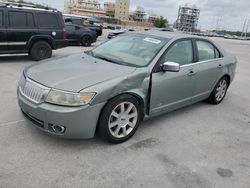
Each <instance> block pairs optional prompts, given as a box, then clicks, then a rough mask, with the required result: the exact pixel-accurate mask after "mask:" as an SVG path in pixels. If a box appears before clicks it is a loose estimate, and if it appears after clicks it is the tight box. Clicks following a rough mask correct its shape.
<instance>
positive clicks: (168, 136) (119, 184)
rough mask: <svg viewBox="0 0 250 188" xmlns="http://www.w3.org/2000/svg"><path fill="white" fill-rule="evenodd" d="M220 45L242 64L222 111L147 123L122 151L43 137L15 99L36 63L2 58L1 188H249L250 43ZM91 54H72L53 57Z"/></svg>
mask: <svg viewBox="0 0 250 188" xmlns="http://www.w3.org/2000/svg"><path fill="white" fill-rule="evenodd" d="M214 40H215V41H217V42H218V43H220V44H221V45H222V46H223V47H224V48H225V49H226V50H227V51H229V52H231V53H233V54H235V55H236V56H237V58H238V68H237V74H236V78H235V80H234V82H233V83H232V85H231V87H230V89H229V91H228V94H227V96H226V98H225V100H224V101H223V103H221V104H220V105H218V106H213V105H209V104H207V103H206V102H200V103H198V104H195V105H192V106H189V107H186V108H184V109H180V110H177V111H175V112H171V113H168V114H166V115H162V116H160V117H156V118H154V119H151V120H148V121H146V122H143V123H142V125H141V126H140V127H139V129H138V131H137V133H136V134H135V135H134V137H133V138H132V139H130V140H129V141H127V142H125V143H123V144H119V145H112V144H108V143H106V142H103V141H102V140H100V139H99V138H94V139H90V140H63V139H58V138H55V137H51V136H49V135H47V134H45V133H43V132H41V131H39V130H37V129H36V128H35V127H33V126H32V125H31V124H30V123H29V122H28V121H26V120H25V119H24V118H23V116H22V114H21V112H20V110H19V108H18V105H17V97H16V86H17V83H18V80H19V77H20V75H21V72H22V70H23V69H24V68H25V67H26V66H29V65H31V64H34V63H36V62H33V61H31V60H30V59H29V58H28V57H27V56H17V57H14V56H6V57H0V187H1V188H15V187H17V188H21V187H23V188H29V187H32V188H36V187H48V188H50V187H51V188H56V187H74V188H78V187H79V188H80V187H81V188H82V187H87V188H92V187H95V188H99V187H100V188H125V187H128V188H139V187H146V188H151V187H153V188H163V187H167V188H236V187H237V188H249V187H250V76H249V75H250V74H249V72H250V61H249V59H250V42H249V41H234V40H226V39H219V38H215V39H214ZM100 42H101V41H99V43H100ZM86 49H87V48H83V47H80V46H78V47H68V48H65V49H61V50H58V51H55V52H54V55H53V56H54V58H55V57H59V56H63V55H69V54H72V53H83V51H84V50H86ZM88 49H90V48H88Z"/></svg>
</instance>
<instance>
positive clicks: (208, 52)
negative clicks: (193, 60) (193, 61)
mask: <svg viewBox="0 0 250 188" xmlns="http://www.w3.org/2000/svg"><path fill="white" fill-rule="evenodd" d="M196 44H197V49H198V55H199V61H207V60H211V59H216V58H220V52H219V51H218V50H217V49H216V48H215V47H214V45H212V44H211V43H210V42H207V41H197V42H196Z"/></svg>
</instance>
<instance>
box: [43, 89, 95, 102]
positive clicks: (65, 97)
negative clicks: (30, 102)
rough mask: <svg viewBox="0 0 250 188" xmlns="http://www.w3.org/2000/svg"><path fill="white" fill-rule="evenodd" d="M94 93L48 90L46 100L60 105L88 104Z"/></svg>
mask: <svg viewBox="0 0 250 188" xmlns="http://www.w3.org/2000/svg"><path fill="white" fill-rule="evenodd" d="M94 97H95V93H70V92H64V91H59V90H54V89H52V90H50V92H49V94H48V96H47V98H46V102H48V103H52V104H57V105H62V106H83V105H86V104H89V103H90V102H91V101H92V99H93V98H94Z"/></svg>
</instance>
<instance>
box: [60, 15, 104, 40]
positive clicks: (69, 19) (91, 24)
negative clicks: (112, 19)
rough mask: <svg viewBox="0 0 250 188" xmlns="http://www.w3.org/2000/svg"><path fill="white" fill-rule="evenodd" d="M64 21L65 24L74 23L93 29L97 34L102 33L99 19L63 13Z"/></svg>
mask: <svg viewBox="0 0 250 188" xmlns="http://www.w3.org/2000/svg"><path fill="white" fill-rule="evenodd" d="M63 16H64V21H65V23H66V24H75V25H80V26H84V27H87V28H88V29H90V30H92V31H95V32H96V33H97V35H98V36H101V35H102V29H103V27H102V24H101V22H100V21H99V20H97V19H95V18H92V17H87V16H77V15H71V14H64V15H63Z"/></svg>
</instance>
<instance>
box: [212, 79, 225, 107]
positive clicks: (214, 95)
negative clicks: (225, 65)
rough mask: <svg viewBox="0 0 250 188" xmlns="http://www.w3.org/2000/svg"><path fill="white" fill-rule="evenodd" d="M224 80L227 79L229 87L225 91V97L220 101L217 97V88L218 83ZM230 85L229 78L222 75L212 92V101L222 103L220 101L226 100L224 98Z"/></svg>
mask: <svg viewBox="0 0 250 188" xmlns="http://www.w3.org/2000/svg"><path fill="white" fill-rule="evenodd" d="M222 80H225V81H226V83H227V88H226V92H225V95H224V96H223V98H222V99H221V100H220V101H218V100H217V99H216V89H217V87H218V85H219V84H220V82H221V81H222ZM228 87H229V81H228V79H227V78H226V77H225V76H224V77H222V78H221V79H220V80H219V81H218V83H217V84H216V86H215V88H214V90H213V92H212V95H211V96H210V101H211V102H212V103H213V104H220V103H221V102H222V101H223V100H224V98H225V97H226V94H227V90H228Z"/></svg>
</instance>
